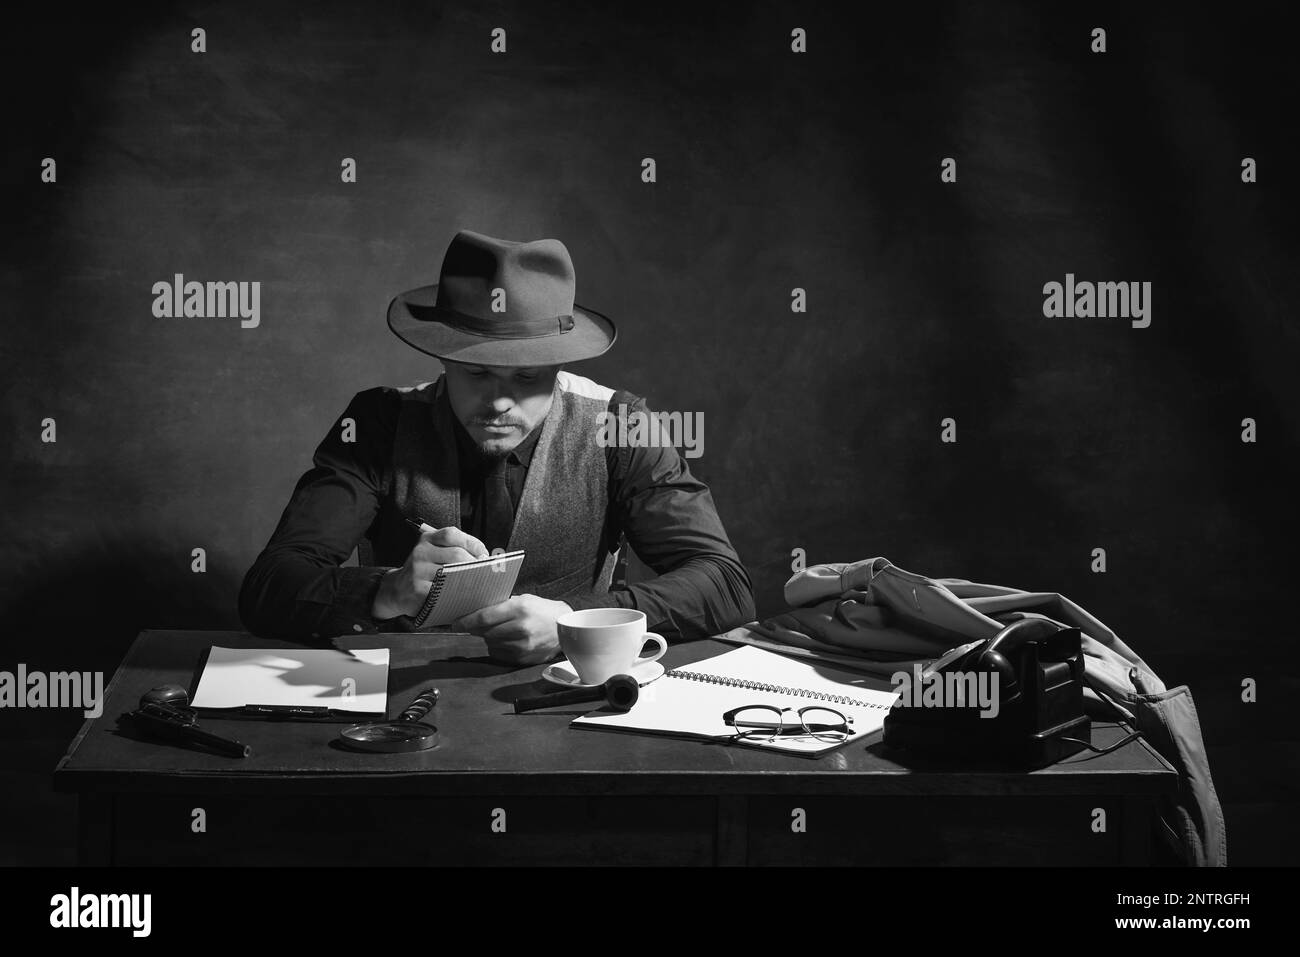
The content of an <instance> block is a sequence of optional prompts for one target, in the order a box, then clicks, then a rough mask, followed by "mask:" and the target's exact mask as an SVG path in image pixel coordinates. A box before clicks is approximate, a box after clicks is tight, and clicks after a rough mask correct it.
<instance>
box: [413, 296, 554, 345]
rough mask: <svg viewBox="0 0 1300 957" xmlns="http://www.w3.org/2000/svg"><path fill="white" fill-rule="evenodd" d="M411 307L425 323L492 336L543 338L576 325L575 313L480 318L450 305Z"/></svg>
mask: <svg viewBox="0 0 1300 957" xmlns="http://www.w3.org/2000/svg"><path fill="white" fill-rule="evenodd" d="M406 308H407V310H408V311H409V312H410V313H411V315H412V316H414V317H415V318H416V319H419V320H421V321H422V322H441V323H444V324H445V325H448V326H451V327H452V328H453V329H458V330H460V331H461V332H468V333H472V334H473V335H476V336H486V337H487V338H489V339H541V338H544V337H545V336H558V335H563V334H564V333H566V332H568V331H569V330H571V329H572V328H573V316H553V317H552V318H550V319H480V318H479V317H478V316H471V315H469V314H468V313H464V312H460V311H459V310H456V309H450V308H448V307H447V306H421V305H417V304H415V303H413V302H408V303H407V304H406Z"/></svg>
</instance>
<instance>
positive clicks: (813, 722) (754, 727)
mask: <svg viewBox="0 0 1300 957" xmlns="http://www.w3.org/2000/svg"><path fill="white" fill-rule="evenodd" d="M722 722H723V724H726V725H727V726H729V727H733V728H735V729H736V733H735V734H734V735H732V736H731V737H730V738H728V739H727V740H747V741H775V740H776V739H777V738H778V737H810V738H813V739H814V740H817V741H826V742H830V743H834V744H841V743H843V742H845V741H847V740H848V739H849V735H851V734H852V733H853V719H852V718H846V717H845V716H844V715H842V714H840V713H839V712H838V711H836V710H835V709H834V708H826V707H823V706H822V705H809V706H808V707H806V708H800V709H799V710H798V711H795V710H794V709H793V708H778V707H776V706H775V705H770V704H752V705H746V706H744V707H742V708H732V709H731V710H730V711H728V712H726V713H724V714H723V715H722Z"/></svg>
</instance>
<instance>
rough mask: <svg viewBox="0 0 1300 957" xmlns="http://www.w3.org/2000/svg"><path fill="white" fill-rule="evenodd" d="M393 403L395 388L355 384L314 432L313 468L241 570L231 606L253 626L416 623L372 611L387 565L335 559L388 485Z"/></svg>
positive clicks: (324, 628) (335, 629)
mask: <svg viewBox="0 0 1300 957" xmlns="http://www.w3.org/2000/svg"><path fill="white" fill-rule="evenodd" d="M400 403H401V399H400V396H399V394H398V393H397V392H396V390H393V389H389V388H386V387H382V386H381V387H378V388H374V389H368V390H366V391H363V392H358V393H357V394H356V395H355V396H354V397H353V399H352V401H351V402H349V403H348V406H347V409H346V410H344V412H343V414H342V415H341V416H340V417H339V420H338V421H337V422H335V423H334V425H333V426H332V427H331V428H330V430H329V432H328V433H327V434H326V436H325V438H324V439H323V440H321V443H320V445H319V446H318V447H317V449H316V452H315V454H314V456H313V457H312V468H310V469H309V470H308V471H307V472H306V473H304V474H303V476H302V477H301V478H300V479H299V480H298V483H297V485H296V486H295V488H294V490H293V494H292V495H291V497H290V499H289V504H288V505H287V506H286V507H285V509H284V512H283V514H282V515H281V516H280V521H279V524H278V525H277V526H276V528H275V532H274V533H273V534H272V535H271V538H270V541H268V542H267V545H266V547H265V548H264V549H263V550H262V552H261V554H259V555H258V556H257V559H256V560H255V561H254V562H253V565H252V567H250V568H249V570H248V572H247V574H246V575H245V576H244V581H243V585H242V586H241V588H240V591H239V615H240V618H241V620H242V621H243V623H244V626H245V627H246V628H247V629H248V630H249V631H251V632H252V633H254V634H256V635H258V636H261V637H268V638H281V639H287V640H293V641H303V642H325V641H327V640H328V639H329V638H332V637H334V636H337V635H345V634H352V635H354V634H362V633H373V632H377V631H412V630H414V629H413V627H412V621H411V619H410V618H409V617H408V616H405V615H404V616H401V617H399V618H393V619H387V620H383V621H381V620H378V619H375V618H373V617H372V616H371V614H370V609H371V606H372V605H373V603H374V599H375V594H376V593H377V592H378V590H379V583H380V580H381V579H382V578H383V575H384V573H385V572H386V571H388V568H387V567H384V566H348V567H343V565H342V563H343V562H344V561H346V560H347V559H348V556H349V555H351V554H352V549H353V548H354V547H356V545H357V543H358V542H359V541H361V539H362V537H363V536H364V535H365V534H366V532H367V530H368V529H370V527H371V524H372V523H373V522H374V520H375V517H376V516H377V515H378V513H379V509H380V506H381V504H382V501H383V498H384V496H385V494H386V491H387V488H388V480H389V471H390V469H391V465H390V463H391V461H392V448H393V441H394V438H395V436H396V433H397V416H398V412H399V410H400ZM348 419H350V420H351V423H346V422H345V420H348ZM345 425H346V426H348V428H347V429H345Z"/></svg>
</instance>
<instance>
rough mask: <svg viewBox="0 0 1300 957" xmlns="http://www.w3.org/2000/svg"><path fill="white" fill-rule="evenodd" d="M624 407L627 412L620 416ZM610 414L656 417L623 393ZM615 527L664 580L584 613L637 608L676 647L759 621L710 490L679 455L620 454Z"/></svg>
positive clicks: (614, 484)
mask: <svg viewBox="0 0 1300 957" xmlns="http://www.w3.org/2000/svg"><path fill="white" fill-rule="evenodd" d="M619 404H623V409H621V410H620V409H619ZM609 411H610V412H611V413H613V414H615V415H618V414H620V412H625V413H626V414H627V415H629V416H630V415H632V414H633V413H636V412H642V413H646V414H649V412H650V410H649V409H648V407H647V406H646V403H645V400H644V399H642V398H639V397H636V396H632V395H630V394H629V393H626V392H618V393H615V395H614V397H613V398H612V399H611V400H610V406H609ZM614 454H615V456H616V462H615V465H614V468H613V474H612V475H611V476H610V508H611V522H612V524H613V529H614V534H613V535H612V538H613V539H614V540H615V541H617V540H618V538H619V536H620V534H621V535H625V536H626V537H627V541H628V543H629V544H630V545H631V546H632V549H633V550H634V551H635V552H636V554H637V556H638V557H639V558H640V559H641V560H642V561H643V562H645V563H646V564H647V565H648V566H650V568H652V569H654V571H656V572H657V573H658V574H659V577H658V578H656V579H654V580H653V581H648V582H637V583H634V584H631V585H629V586H628V588H627V590H625V591H611V592H609V593H608V594H599V595H598V594H594V593H584V594H581V595H578V596H575V597H573V598H571V599H566V601H567V603H568V604H569V606H570V607H572V608H573V609H574V610H577V609H579V608H598V607H629V608H636V609H639V610H640V611H643V612H645V614H646V619H647V622H648V625H649V627H650V630H652V631H655V632H658V633H659V634H661V635H663V636H664V637H665V638H667V639H668V640H670V641H671V640H678V639H680V640H691V639H695V638H705V637H708V636H710V635H716V634H719V633H721V632H724V631H728V630H730V629H732V628H735V627H737V626H738V625H742V624H744V623H746V622H749V621H753V620H754V617H755V611H754V592H753V586H752V584H751V582H750V579H749V574H748V573H747V572H746V571H745V567H744V565H742V564H741V562H740V557H739V556H738V555H737V554H736V550H735V549H734V548H733V547H732V545H731V541H730V540H729V539H728V538H727V533H726V530H725V529H724V528H723V526H722V520H721V519H720V518H719V517H718V512H717V509H716V508H715V507H714V504H713V496H712V493H710V491H709V487H708V486H707V485H706V484H705V483H703V482H701V481H700V480H699V479H697V478H696V477H695V476H694V475H692V474H691V471H690V468H689V467H688V466H687V464H686V461H685V459H684V458H683V457H682V456H681V455H680V454H679V453H678V451H677V449H675V448H673V447H672V446H670V445H665V446H647V445H639V446H631V447H626V446H625V447H622V448H618V449H615V450H614Z"/></svg>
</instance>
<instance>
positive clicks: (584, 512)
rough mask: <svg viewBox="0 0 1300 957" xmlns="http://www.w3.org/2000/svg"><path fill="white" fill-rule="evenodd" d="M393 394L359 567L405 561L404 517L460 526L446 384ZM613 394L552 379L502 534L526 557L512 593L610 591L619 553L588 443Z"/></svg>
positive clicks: (602, 470)
mask: <svg viewBox="0 0 1300 957" xmlns="http://www.w3.org/2000/svg"><path fill="white" fill-rule="evenodd" d="M397 391H398V392H400V393H401V397H402V404H401V411H400V413H399V416H398V420H397V435H396V438H395V441H394V443H393V463H392V465H393V467H392V473H391V474H392V479H391V485H390V487H389V495H388V498H387V500H386V501H385V503H384V507H383V508H382V509H381V511H380V514H379V516H378V517H377V518H376V520H375V524H374V525H373V526H372V528H371V530H370V531H369V532H368V533H367V538H368V539H369V544H370V545H371V546H372V548H371V549H363V550H362V553H361V564H374V565H385V566H390V567H391V566H397V565H401V564H402V563H403V562H405V561H406V557H407V555H408V554H409V553H410V551H411V548H412V546H413V545H414V544H415V541H416V533H415V531H414V530H413V529H412V528H410V526H408V525H406V524H405V523H404V522H403V521H402V519H403V517H407V518H410V519H412V520H415V521H423V522H426V523H428V524H429V525H432V526H434V527H435V528H443V527H444V526H447V525H456V526H459V525H460V522H461V518H460V488H459V484H460V480H459V474H460V471H459V455H458V453H457V448H456V436H455V433H454V432H453V419H452V416H453V415H454V413H453V411H452V408H451V402H450V401H449V399H448V396H447V386H446V377H445V376H439V377H438V378H437V379H436V380H435V381H433V382H427V383H425V384H423V385H420V386H410V387H407V388H400V389H398V390H397ZM613 394H614V393H613V390H612V389H608V388H606V387H605V386H602V385H599V384H597V383H595V382H593V381H591V380H590V379H586V378H583V377H582V376H577V375H573V374H572V373H568V372H560V373H558V375H557V376H556V380H555V391H554V393H553V395H552V398H551V408H550V411H549V412H548V413H547V414H546V418H545V419H543V420H542V424H541V425H540V426H538V427H539V428H540V429H541V430H542V431H541V433H540V435H539V436H538V439H537V446H536V448H535V449H534V450H533V458H532V461H531V463H530V464H529V466H528V474H527V478H526V479H525V481H524V487H523V493H522V495H521V496H520V499H519V504H518V507H517V509H516V511H515V521H514V527H513V529H512V531H511V533H510V543H509V546H508V548H509V550H511V551H514V550H516V549H523V550H524V552H525V556H524V563H523V566H522V567H521V568H520V571H519V579H518V581H517V582H516V583H515V588H514V594H516V595H522V594H533V595H538V596H540V597H542V598H550V599H555V600H559V601H563V600H564V599H565V598H566V597H568V596H570V595H574V594H577V593H579V592H588V591H593V590H594V591H597V592H605V591H608V590H609V584H610V580H611V578H612V576H613V572H614V565H615V562H616V560H617V557H618V555H617V552H603V549H602V546H601V536H602V532H603V530H604V525H605V517H606V512H607V509H608V506H609V471H608V465H607V462H606V450H605V448H604V447H602V446H601V445H599V444H598V443H597V441H596V438H597V435H598V433H599V428H598V425H599V419H598V416H599V415H600V413H602V412H604V411H606V410H607V409H608V406H609V399H610V397H611V396H612V395H613ZM363 544H366V543H364V542H363ZM367 551H369V552H370V555H369V556H367V554H366V552H367Z"/></svg>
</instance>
